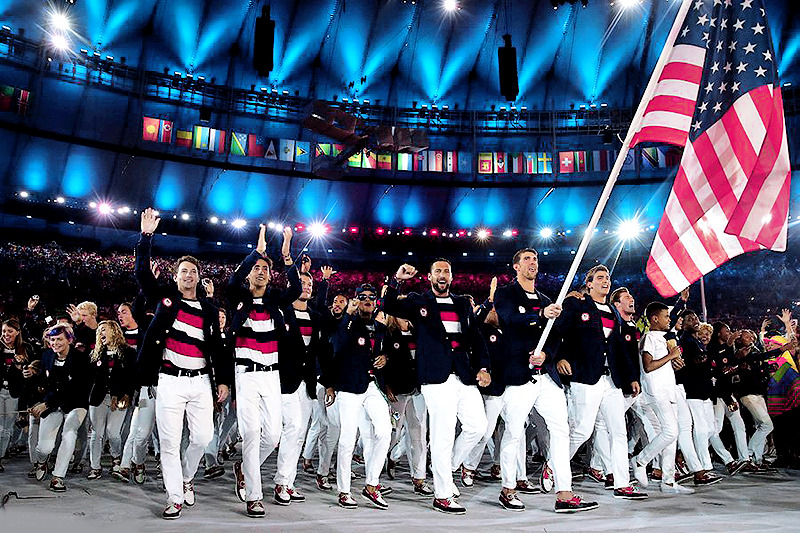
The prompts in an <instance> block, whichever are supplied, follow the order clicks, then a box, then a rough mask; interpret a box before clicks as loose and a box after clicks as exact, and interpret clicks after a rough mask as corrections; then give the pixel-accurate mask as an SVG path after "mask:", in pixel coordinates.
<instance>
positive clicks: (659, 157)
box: [642, 148, 666, 170]
mask: <svg viewBox="0 0 800 533" xmlns="http://www.w3.org/2000/svg"><path fill="white" fill-rule="evenodd" d="M665 166H666V165H665V164H664V159H663V153H662V152H660V151H659V149H658V148H642V170H657V169H659V168H664V167H665Z"/></svg>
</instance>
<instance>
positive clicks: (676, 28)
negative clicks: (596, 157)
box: [534, 0, 694, 356]
mask: <svg viewBox="0 0 800 533" xmlns="http://www.w3.org/2000/svg"><path fill="white" fill-rule="evenodd" d="M692 3H694V0H683V4H681V7H680V9H679V10H678V16H677V17H676V18H675V23H674V24H673V25H672V30H670V32H669V36H668V37H667V42H666V43H665V44H664V49H663V50H662V51H661V56H660V57H659V58H658V62H657V63H656V66H655V68H654V69H653V74H652V76H650V81H649V82H648V84H647V88H646V89H645V91H644V94H643V95H642V100H641V102H639V108H638V109H637V110H636V114H635V115H634V116H633V119H632V120H631V125H630V127H629V128H628V135H627V136H626V137H625V141H624V142H623V143H622V149H621V150H620V152H619V155H618V156H617V161H616V162H615V163H614V168H612V169H611V174H610V175H609V177H608V181H607V182H606V186H605V188H604V189H603V192H602V194H601V195H600V199H599V200H598V202H597V206H596V207H595V208H594V213H593V214H592V218H591V219H590V220H589V225H588V226H587V227H586V232H585V233H584V234H583V239H582V240H581V245H580V247H578V251H577V252H576V253H575V259H573V260H572V265H571V266H570V267H569V272H568V273H567V277H566V278H565V279H564V285H562V287H561V292H559V293H558V298H556V303H557V304H558V305H561V304H562V303H564V299H565V298H566V297H567V291H569V288H570V286H571V285H572V280H573V279H574V278H575V274H577V272H578V267H579V266H580V263H581V260H582V259H583V256H584V255H585V254H586V249H587V248H588V247H589V241H590V240H591V238H592V235H593V234H594V229H595V228H596V227H597V222H598V221H599V220H600V216H601V215H602V214H603V210H604V209H605V207H606V204H607V203H608V198H609V197H610V196H611V190H612V189H613V188H614V185H615V184H616V183H617V178H618V177H619V173H620V172H621V171H622V165H623V164H624V163H625V158H626V157H627V156H628V152H629V151H630V145H631V142H632V141H633V137H634V135H636V132H637V131H638V130H639V126H640V125H641V123H642V118H643V117H644V112H645V110H646V109H647V104H648V103H649V101H650V99H651V98H652V96H653V93H654V92H655V90H656V86H657V85H658V80H659V78H660V77H661V73H662V72H663V70H664V66H665V65H666V64H667V62H668V61H669V57H670V54H671V53H672V48H673V46H674V45H675V41H676V40H677V38H678V34H679V33H680V31H681V27H682V26H683V23H684V21H685V20H686V14H687V13H688V12H689V8H690V7H691V5H692ZM552 329H553V319H550V320H548V321H547V325H546V326H545V328H544V331H543V332H542V336H541V337H540V338H539V344H537V345H536V350H535V352H534V353H535V354H536V355H537V356H538V355H539V353H540V352H541V351H542V348H543V347H544V344H545V342H547V337H549V336H550V332H551V331H552ZM551 355H555V354H551Z"/></svg>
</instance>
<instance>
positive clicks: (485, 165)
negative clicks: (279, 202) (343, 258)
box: [142, 116, 681, 174]
mask: <svg viewBox="0 0 800 533" xmlns="http://www.w3.org/2000/svg"><path fill="white" fill-rule="evenodd" d="M142 140H144V141H150V142H157V143H166V144H173V143H174V144H175V145H176V146H180V147H182V148H187V149H194V150H200V151H205V152H214V153H218V154H227V153H230V154H231V155H236V156H243V157H260V158H266V159H273V160H277V161H287V162H293V163H300V164H309V163H310V162H311V157H312V156H313V157H324V156H330V157H335V156H337V155H339V153H341V152H342V151H344V150H345V149H346V148H347V147H346V146H345V145H342V144H331V143H315V144H314V149H313V153H312V149H311V143H310V142H308V141H298V140H294V139H272V138H268V137H265V136H263V135H257V134H255V133H244V132H241V131H235V130H231V131H226V130H218V129H215V128H211V127H209V126H194V127H192V128H191V129H180V128H177V129H176V128H175V124H174V122H172V121H171V120H168V119H163V118H156V117H147V116H146V117H143V126H142ZM555 155H556V157H557V159H555V161H554V157H553V154H552V153H550V152H480V153H478V167H477V168H478V173H479V174H553V169H554V165H555V168H556V169H558V172H559V173H560V174H570V173H575V172H608V171H610V170H611V168H612V167H613V166H614V162H615V160H616V157H617V152H616V151H614V150H594V151H583V150H579V151H566V152H557V153H556V154H555ZM635 155H636V152H630V153H629V154H628V158H627V159H626V161H625V164H624V165H623V168H622V169H623V171H630V170H635V169H636V164H635ZM680 155H681V151H680V149H679V148H676V147H672V146H667V147H657V148H642V150H641V156H642V157H641V169H642V170H655V169H660V168H670V167H674V166H677V165H678V163H679V162H680ZM472 157H473V154H472V153H470V152H462V151H448V150H423V151H421V152H417V153H415V154H401V153H385V152H375V151H372V150H369V149H364V150H362V151H360V152H357V153H355V154H353V155H352V156H351V157H350V158H349V159H348V161H347V164H348V166H349V167H351V168H365V169H376V170H398V171H414V172H447V173H467V174H468V173H470V172H472Z"/></svg>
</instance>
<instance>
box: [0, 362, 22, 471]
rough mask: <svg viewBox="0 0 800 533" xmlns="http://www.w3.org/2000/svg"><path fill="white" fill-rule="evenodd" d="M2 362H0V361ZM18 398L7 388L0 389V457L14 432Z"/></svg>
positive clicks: (2, 455) (4, 453)
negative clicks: (13, 396)
mask: <svg viewBox="0 0 800 533" xmlns="http://www.w3.org/2000/svg"><path fill="white" fill-rule="evenodd" d="M0 364H2V363H0ZM17 404H18V400H17V399H16V398H12V397H11V394H10V393H9V392H8V389H0V413H4V414H0V459H2V458H3V457H4V456H5V455H6V450H7V449H8V443H9V442H11V435H12V434H13V433H14V422H15V421H16V420H17V413H15V412H14V411H16V410H17Z"/></svg>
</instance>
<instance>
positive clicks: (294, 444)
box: [275, 381, 314, 487]
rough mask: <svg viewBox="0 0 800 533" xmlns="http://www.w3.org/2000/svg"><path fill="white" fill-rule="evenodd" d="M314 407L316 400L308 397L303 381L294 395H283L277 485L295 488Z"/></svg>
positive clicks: (276, 474) (276, 473)
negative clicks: (299, 460)
mask: <svg viewBox="0 0 800 533" xmlns="http://www.w3.org/2000/svg"><path fill="white" fill-rule="evenodd" d="M313 407H314V400H312V399H311V398H309V397H308V393H307V392H306V383H305V381H301V382H300V386H299V387H297V390H296V391H294V392H293V393H291V394H282V395H281V409H282V417H283V430H282V431H281V437H280V439H281V445H280V448H278V469H277V471H276V472H275V484H276V485H286V486H287V487H294V480H295V478H296V477H297V460H298V459H299V458H300V452H301V450H302V449H303V437H305V434H306V428H307V427H308V421H309V418H310V417H311V410H312V409H313Z"/></svg>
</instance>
